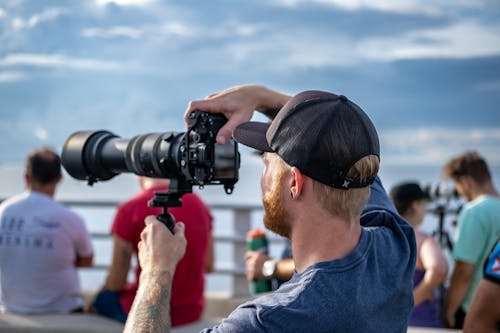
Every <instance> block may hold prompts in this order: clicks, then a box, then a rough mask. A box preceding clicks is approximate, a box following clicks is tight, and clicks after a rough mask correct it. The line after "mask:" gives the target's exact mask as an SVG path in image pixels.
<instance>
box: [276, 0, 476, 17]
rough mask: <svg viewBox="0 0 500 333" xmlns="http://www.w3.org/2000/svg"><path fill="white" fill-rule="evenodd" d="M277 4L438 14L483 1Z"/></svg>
mask: <svg viewBox="0 0 500 333" xmlns="http://www.w3.org/2000/svg"><path fill="white" fill-rule="evenodd" d="M274 3H275V4H277V5H279V6H285V7H296V6H299V5H304V6H305V5H310V4H311V3H317V4H321V5H325V6H331V7H335V8H339V9H342V10H347V11H359V10H375V11H381V12H393V13H401V14H426V15H438V14H439V15H440V14H446V13H448V11H449V9H450V8H457V7H464V8H477V7H484V6H485V3H484V1H478V0H461V1H453V0H438V1H436V0H427V1H424V0H274Z"/></svg>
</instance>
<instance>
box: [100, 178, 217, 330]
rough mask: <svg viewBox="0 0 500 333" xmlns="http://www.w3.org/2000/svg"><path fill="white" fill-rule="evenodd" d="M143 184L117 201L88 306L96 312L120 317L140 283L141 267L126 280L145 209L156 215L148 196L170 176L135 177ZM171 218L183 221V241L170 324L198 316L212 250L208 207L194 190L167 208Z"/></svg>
mask: <svg viewBox="0 0 500 333" xmlns="http://www.w3.org/2000/svg"><path fill="white" fill-rule="evenodd" d="M139 184H140V186H141V188H142V190H141V191H140V192H139V193H138V194H136V195H135V196H134V197H133V198H131V199H130V200H128V201H126V202H125V203H123V204H121V205H120V206H119V207H118V210H117V213H116V216H115V218H114V221H113V225H112V227H111V233H112V235H113V258H112V261H111V267H110V270H109V272H108V276H107V278H106V282H105V284H104V287H103V288H102V290H101V291H100V292H99V293H98V295H97V297H96V299H95V301H94V304H93V308H94V311H95V312H97V313H98V314H101V315H104V316H106V317H109V318H112V319H115V320H118V321H120V322H123V323H125V321H126V319H127V315H128V312H129V311H130V308H131V306H132V303H133V301H134V297H135V294H136V292H137V288H138V285H139V274H140V271H141V268H140V266H139V265H137V267H136V269H135V280H134V281H133V282H127V275H128V272H129V269H130V265H131V259H132V257H133V256H137V252H138V249H137V244H138V243H139V241H140V235H141V232H142V230H143V229H144V227H145V224H144V220H145V218H146V216H148V215H158V214H160V213H161V212H162V208H160V207H149V206H148V201H149V200H150V199H151V198H153V197H154V193H155V192H158V191H167V189H168V184H169V180H167V179H158V178H147V177H139ZM169 212H170V213H171V214H172V215H173V216H174V218H175V220H176V221H182V222H184V223H185V225H186V238H187V240H188V243H189V245H188V247H187V251H186V255H185V256H184V258H183V259H182V260H181V261H180V262H179V266H178V268H177V270H176V272H175V275H174V280H173V285H172V299H171V303H170V306H171V310H172V311H171V320H172V325H173V326H177V325H183V324H188V323H191V322H194V321H197V320H199V319H200V318H201V316H202V313H203V308H204V303H205V300H204V284H205V272H212V271H213V267H214V250H213V239H212V215H211V213H210V211H209V209H208V207H207V206H206V205H205V204H204V203H203V201H202V200H201V199H200V198H199V197H198V196H197V195H196V194H194V193H189V194H185V195H184V196H183V197H182V207H172V208H169Z"/></svg>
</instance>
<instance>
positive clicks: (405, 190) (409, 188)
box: [389, 181, 430, 215]
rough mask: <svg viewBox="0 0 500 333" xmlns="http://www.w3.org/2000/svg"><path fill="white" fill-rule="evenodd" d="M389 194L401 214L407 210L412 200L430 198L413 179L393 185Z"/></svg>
mask: <svg viewBox="0 0 500 333" xmlns="http://www.w3.org/2000/svg"><path fill="white" fill-rule="evenodd" d="M389 196H390V197H391V200H392V202H393V203H394V206H396V209H397V211H398V213H399V214H401V215H404V214H406V213H407V212H408V210H409V209H410V206H411V204H412V203H413V202H416V201H419V200H429V199H430V198H429V194H428V193H427V192H426V191H424V190H422V187H420V185H419V184H418V183H417V182H415V181H405V182H401V183H398V184H396V185H394V186H393V187H392V188H391V190H390V192H389Z"/></svg>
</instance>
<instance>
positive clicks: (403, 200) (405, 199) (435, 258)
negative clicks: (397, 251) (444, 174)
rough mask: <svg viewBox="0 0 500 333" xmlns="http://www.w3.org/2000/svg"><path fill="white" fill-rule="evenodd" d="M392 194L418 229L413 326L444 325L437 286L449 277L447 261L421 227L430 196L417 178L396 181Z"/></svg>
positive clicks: (436, 244) (400, 212)
mask: <svg viewBox="0 0 500 333" xmlns="http://www.w3.org/2000/svg"><path fill="white" fill-rule="evenodd" d="M390 197H391V199H392V201H393V202H394V205H395V206H396V209H397V210H398V212H399V214H400V215H401V216H402V217H403V218H404V219H405V220H407V221H408V222H409V223H410V224H411V225H412V227H413V228H414V231H415V238H416V241H417V261H416V266H415V274H414V277H413V288H414V289H413V297H414V307H413V312H412V314H411V316H410V321H409V325H410V326H424V327H443V326H444V322H443V320H442V311H441V307H440V302H439V294H438V288H437V287H439V286H440V285H442V284H443V282H444V281H445V279H446V276H447V273H448V263H447V261H446V257H445V255H444V253H443V251H442V250H441V247H440V246H439V243H438V242H437V241H436V240H435V239H434V238H432V237H431V236H429V235H427V234H425V233H423V232H422V231H420V230H418V228H419V227H420V225H421V224H422V222H423V221H424V217H425V214H426V209H427V203H428V201H429V196H428V195H427V194H426V193H425V192H424V191H423V190H422V188H421V187H420V185H419V184H418V183H415V182H403V183H399V184H397V185H395V186H394V187H393V188H392V189H391V191H390Z"/></svg>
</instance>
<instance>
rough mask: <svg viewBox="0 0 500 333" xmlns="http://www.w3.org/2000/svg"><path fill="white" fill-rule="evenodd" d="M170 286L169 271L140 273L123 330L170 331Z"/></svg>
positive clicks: (170, 275) (165, 332)
mask: <svg viewBox="0 0 500 333" xmlns="http://www.w3.org/2000/svg"><path fill="white" fill-rule="evenodd" d="M171 286H172V273H171V272H169V271H162V272H154V273H150V274H148V275H147V276H143V275H141V279H140V286H139V290H138V291H137V294H136V296H135V300H134V304H133V305H132V310H131V311H130V314H129V316H128V319H127V324H126V326H125V331H124V332H134V333H137V332H161V333H168V332H170V326H171V325H170V290H171Z"/></svg>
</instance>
